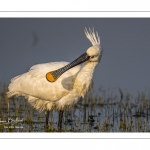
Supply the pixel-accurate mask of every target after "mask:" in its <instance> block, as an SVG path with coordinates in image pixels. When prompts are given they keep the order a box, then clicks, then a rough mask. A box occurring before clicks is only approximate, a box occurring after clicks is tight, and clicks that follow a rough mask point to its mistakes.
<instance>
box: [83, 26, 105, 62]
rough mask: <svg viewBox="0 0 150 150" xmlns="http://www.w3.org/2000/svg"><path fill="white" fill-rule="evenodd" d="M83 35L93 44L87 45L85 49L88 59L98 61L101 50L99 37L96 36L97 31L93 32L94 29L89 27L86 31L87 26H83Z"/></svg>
mask: <svg viewBox="0 0 150 150" xmlns="http://www.w3.org/2000/svg"><path fill="white" fill-rule="evenodd" d="M85 35H86V37H87V38H88V39H89V41H90V42H91V43H92V45H93V46H91V47H89V48H88V49H87V51H86V54H87V55H88V56H89V60H88V61H91V62H99V61H100V58H101V57H100V56H101V55H102V52H101V47H100V37H99V36H98V33H97V32H96V33H94V29H93V30H91V29H89V31H88V30H87V28H85Z"/></svg>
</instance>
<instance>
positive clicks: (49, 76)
mask: <svg viewBox="0 0 150 150" xmlns="http://www.w3.org/2000/svg"><path fill="white" fill-rule="evenodd" d="M89 58H90V56H88V55H87V53H84V54H82V55H81V56H80V57H79V58H77V59H76V60H74V61H73V62H71V63H70V64H68V65H66V66H64V67H62V68H60V69H58V70H54V71H51V72H48V73H47V74H46V79H47V80H48V81H49V82H55V81H56V80H57V79H58V78H59V77H60V76H61V75H62V74H63V73H64V72H66V71H67V70H69V69H71V68H73V67H75V66H77V65H79V64H81V63H83V62H85V61H87V60H88V59H89Z"/></svg>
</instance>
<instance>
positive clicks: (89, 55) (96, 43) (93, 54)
mask: <svg viewBox="0 0 150 150" xmlns="http://www.w3.org/2000/svg"><path fill="white" fill-rule="evenodd" d="M85 35H86V37H87V38H88V39H89V41H90V42H91V43H92V45H93V46H91V47H90V48H88V49H87V51H86V52H85V53H84V54H82V55H81V56H80V57H78V58H77V59H76V60H74V61H73V62H71V63H69V64H68V65H66V66H64V67H62V68H60V69H57V70H54V71H52V72H48V73H47V74H46V79H47V80H48V81H49V82H55V81H56V80H57V79H58V78H59V77H60V76H61V75H62V74H63V73H64V72H66V71H67V70H69V69H71V68H72V67H75V66H77V65H79V64H81V63H83V62H86V61H89V62H99V61H100V58H101V56H102V51H101V48H100V37H99V36H98V33H97V32H94V29H92V30H91V29H90V28H89V30H87V28H85Z"/></svg>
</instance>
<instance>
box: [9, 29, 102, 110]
mask: <svg viewBox="0 0 150 150" xmlns="http://www.w3.org/2000/svg"><path fill="white" fill-rule="evenodd" d="M85 34H86V37H87V38H88V39H89V40H90V41H91V43H92V45H93V46H92V47H90V48H89V49H88V50H87V51H86V53H85V55H84V56H82V58H83V57H84V59H85V60H84V63H83V61H82V62H81V63H83V64H82V66H80V65H79V64H80V63H79V62H78V63H77V64H76V60H75V61H74V62H75V65H74V66H73V67H72V64H71V65H70V66H71V67H70V66H69V67H70V68H69V69H68V68H67V69H62V70H65V71H64V73H61V71H58V72H59V73H60V75H59V76H60V77H59V78H58V79H57V80H56V81H55V82H49V81H48V79H47V78H46V74H47V73H48V72H51V71H54V70H58V69H60V68H62V67H65V66H66V65H68V64H69V62H50V63H45V64H37V65H34V66H32V67H31V68H30V70H29V71H28V72H26V73H24V74H22V75H19V76H17V77H15V78H13V79H12V80H11V83H10V85H9V87H8V89H9V91H8V92H7V95H8V97H12V96H25V98H26V99H27V100H28V101H29V103H30V104H31V105H32V106H33V107H35V108H36V109H38V110H40V111H43V110H63V109H65V108H66V107H67V108H68V107H71V106H73V105H74V104H76V103H77V102H78V100H79V98H80V97H84V95H85V94H86V93H87V92H88V91H89V89H90V87H91V85H92V78H93V73H94V70H95V67H96V66H97V64H98V62H99V60H100V56H101V49H100V38H99V36H98V33H96V34H95V33H94V29H93V30H91V29H89V31H88V30H87V29H85ZM80 59H81V58H80ZM80 59H78V60H80Z"/></svg>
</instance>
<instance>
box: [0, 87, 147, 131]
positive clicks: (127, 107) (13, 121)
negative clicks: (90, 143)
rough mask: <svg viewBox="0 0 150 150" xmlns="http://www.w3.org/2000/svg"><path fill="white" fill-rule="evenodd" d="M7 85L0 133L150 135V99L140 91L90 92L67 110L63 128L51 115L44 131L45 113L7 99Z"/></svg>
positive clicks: (0, 107) (0, 101)
mask: <svg viewBox="0 0 150 150" xmlns="http://www.w3.org/2000/svg"><path fill="white" fill-rule="evenodd" d="M6 92H7V86H5V85H3V86H1V92H0V132H149V131H150V112H149V111H150V98H149V97H148V96H147V95H146V93H145V92H141V93H140V92H139V94H138V95H137V97H135V98H133V97H132V95H131V94H129V93H125V92H123V91H122V90H121V89H118V93H119V94H118V95H113V93H112V92H107V91H106V90H104V89H102V88H101V89H100V90H99V92H98V93H97V94H92V93H89V94H88V95H86V96H85V98H84V99H81V100H80V101H79V102H78V104H76V105H75V106H74V107H73V108H72V109H70V110H65V112H64V117H63V127H62V129H61V130H58V128H57V121H58V113H57V112H51V113H50V116H49V127H48V128H45V127H44V125H45V112H41V113H39V112H38V111H37V110H35V109H34V108H33V107H32V106H30V104H29V103H28V102H27V100H26V99H24V98H23V97H19V98H16V97H13V98H11V99H9V114H8V99H7V97H6Z"/></svg>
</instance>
